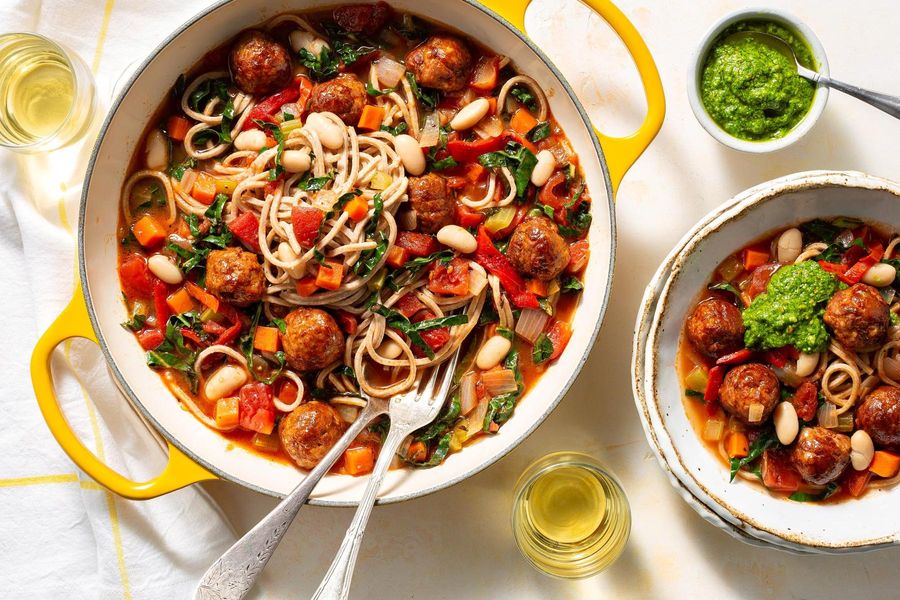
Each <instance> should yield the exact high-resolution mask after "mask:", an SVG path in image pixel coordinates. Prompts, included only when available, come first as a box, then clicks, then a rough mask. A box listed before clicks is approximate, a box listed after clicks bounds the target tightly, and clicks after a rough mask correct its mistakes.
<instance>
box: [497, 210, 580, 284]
mask: <svg viewBox="0 0 900 600" xmlns="http://www.w3.org/2000/svg"><path fill="white" fill-rule="evenodd" d="M506 255H507V256H508V257H509V262H511V263H512V265H513V266H514V267H515V268H516V269H518V270H519V271H521V272H522V273H525V274H526V275H530V276H532V277H534V278H536V279H540V280H542V281H549V280H551V279H553V278H554V277H556V276H557V275H559V274H560V273H561V272H562V270H563V269H565V268H566V265H567V264H569V245H568V244H566V241H565V240H564V239H562V237H561V236H560V235H559V232H558V231H557V229H556V225H554V224H553V222H552V221H551V220H550V219H548V218H546V217H533V218H530V219H526V220H524V221H522V222H521V223H519V224H518V225H516V228H515V229H514V230H513V234H512V237H510V238H509V247H508V248H507V251H506Z"/></svg>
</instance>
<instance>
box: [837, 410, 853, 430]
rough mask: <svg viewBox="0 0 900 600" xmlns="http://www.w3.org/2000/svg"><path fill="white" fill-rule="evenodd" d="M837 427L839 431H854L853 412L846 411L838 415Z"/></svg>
mask: <svg viewBox="0 0 900 600" xmlns="http://www.w3.org/2000/svg"><path fill="white" fill-rule="evenodd" d="M835 429H836V430H837V431H853V414H852V413H849V412H845V413H843V414H840V415H838V419H837V427H835Z"/></svg>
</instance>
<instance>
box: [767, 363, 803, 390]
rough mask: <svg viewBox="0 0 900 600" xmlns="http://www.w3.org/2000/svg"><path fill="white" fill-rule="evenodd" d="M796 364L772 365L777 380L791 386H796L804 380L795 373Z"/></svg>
mask: <svg viewBox="0 0 900 600" xmlns="http://www.w3.org/2000/svg"><path fill="white" fill-rule="evenodd" d="M796 368H797V367H796V365H794V366H790V367H773V368H772V371H774V372H775V376H776V377H778V380H779V381H781V382H782V383H784V384H787V385H789V386H791V387H797V386H799V385H800V384H801V383H803V382H804V379H803V377H800V376H798V375H797V371H796Z"/></svg>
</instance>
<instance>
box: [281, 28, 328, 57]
mask: <svg viewBox="0 0 900 600" xmlns="http://www.w3.org/2000/svg"><path fill="white" fill-rule="evenodd" d="M288 41H290V43H291V49H292V50H293V51H294V52H300V50H308V51H309V52H310V53H312V55H313V56H315V57H316V58H318V56H319V54H321V53H322V49H323V48H328V47H329V46H328V42H326V41H325V40H323V39H322V38H320V37H319V36H317V35H316V34H314V33H311V32H309V31H300V30H299V29H297V30H294V31H292V32H291V34H290V35H289V36H288Z"/></svg>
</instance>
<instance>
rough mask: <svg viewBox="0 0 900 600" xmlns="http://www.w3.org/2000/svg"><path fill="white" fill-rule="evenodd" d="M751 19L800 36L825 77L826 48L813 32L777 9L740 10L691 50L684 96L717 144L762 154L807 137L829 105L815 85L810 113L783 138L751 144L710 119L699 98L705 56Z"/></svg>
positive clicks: (718, 23) (717, 24) (824, 91)
mask: <svg viewBox="0 0 900 600" xmlns="http://www.w3.org/2000/svg"><path fill="white" fill-rule="evenodd" d="M751 19H753V20H756V19H768V20H770V21H774V22H776V23H778V24H780V25H784V26H786V27H788V28H789V29H793V30H794V31H795V32H796V33H799V34H800V37H802V38H803V40H804V41H805V42H806V43H807V44H808V45H809V48H810V50H811V51H812V54H813V58H814V59H815V60H816V63H818V72H819V73H820V74H822V75H824V76H826V77H828V76H829V74H830V71H829V68H828V57H827V55H826V54H825V47H824V46H823V45H822V42H820V41H819V38H818V37H816V34H815V33H814V32H813V30H812V29H810V28H809V26H807V25H806V23H804V22H803V21H801V20H800V19H798V18H797V17H795V16H794V15H792V14H790V13H788V12H785V11H783V10H781V9H778V8H768V7H751V8H742V9H740V10H736V11H734V12H731V13H728V14H727V15H725V16H723V17H722V18H720V19H719V20H718V21H716V22H715V23H713V24H712V25H711V26H710V28H709V29H707V30H706V33H704V34H703V37H702V38H701V39H700V43H699V44H698V45H697V48H696V49H695V50H694V52H693V54H691V60H690V61H689V62H688V73H687V95H688V102H689V103H690V105H691V110H692V111H693V112H694V116H695V117H696V118H697V121H698V122H699V123H700V125H701V126H703V129H705V130H706V132H707V133H709V135H711V136H712V137H713V138H715V140H716V141H718V142H719V143H720V144H722V145H724V146H727V147H729V148H733V149H735V150H739V151H741V152H747V153H751V154H762V153H766V152H774V151H775V150H781V149H782V148H786V147H788V146H790V145H791V144H793V143H794V142H796V141H797V140H799V139H800V138H802V137H803V136H804V135H806V134H807V132H808V131H809V130H810V129H812V128H813V125H815V124H816V122H817V121H818V120H819V117H820V116H821V115H822V112H824V110H825V105H826V104H827V103H828V88H827V87H825V86H824V85H822V84H820V83H818V84H816V93H815V96H814V97H813V103H812V106H810V107H809V111H808V112H807V113H806V115H804V116H803V118H802V119H800V122H799V123H797V124H796V125H795V126H794V128H793V129H791V130H790V131H789V132H788V133H787V135H785V136H784V137H780V138H776V139H773V140H766V141H762V142H754V141H750V140H742V139H740V138H737V137H734V136H733V135H731V134H730V133H728V132H727V131H725V130H724V129H722V128H721V127H720V126H719V125H718V124H717V123H716V122H715V121H714V120H713V119H712V117H710V116H709V113H708V112H707V111H706V107H705V106H703V101H702V100H701V99H700V80H701V71H702V70H703V65H704V64H705V62H706V57H707V55H708V54H709V51H710V48H711V47H712V44H713V42H714V41H715V39H716V38H717V37H718V36H719V34H720V33H722V31H724V30H725V29H726V28H727V27H729V26H731V25H733V24H734V23H737V22H739V21H744V20H751Z"/></svg>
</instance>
